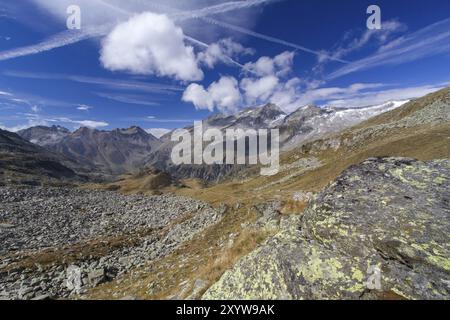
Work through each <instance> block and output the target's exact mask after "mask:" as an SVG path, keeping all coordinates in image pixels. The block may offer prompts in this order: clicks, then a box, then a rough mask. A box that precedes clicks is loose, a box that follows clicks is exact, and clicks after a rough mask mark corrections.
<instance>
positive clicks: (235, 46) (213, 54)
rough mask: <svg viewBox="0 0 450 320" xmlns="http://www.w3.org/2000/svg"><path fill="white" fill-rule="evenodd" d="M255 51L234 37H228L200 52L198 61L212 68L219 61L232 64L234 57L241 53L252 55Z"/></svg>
mask: <svg viewBox="0 0 450 320" xmlns="http://www.w3.org/2000/svg"><path fill="white" fill-rule="evenodd" d="M253 53H254V51H253V50H252V49H249V48H245V47H244V46H242V45H241V44H239V43H237V42H235V41H233V40H232V39H230V38H226V39H222V40H219V41H218V42H216V43H213V44H211V45H209V47H208V49H206V50H205V51H204V52H200V53H199V54H198V61H199V62H200V63H203V64H205V65H206V66H208V67H209V68H211V69H212V68H214V66H215V65H216V64H217V63H219V62H222V63H225V64H231V63H233V60H232V59H234V58H236V57H238V56H240V55H251V54H253Z"/></svg>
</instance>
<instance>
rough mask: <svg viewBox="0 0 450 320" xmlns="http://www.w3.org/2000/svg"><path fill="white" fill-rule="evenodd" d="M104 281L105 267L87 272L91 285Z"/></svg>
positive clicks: (94, 285)
mask: <svg viewBox="0 0 450 320" xmlns="http://www.w3.org/2000/svg"><path fill="white" fill-rule="evenodd" d="M105 281H106V276H105V269H103V268H100V269H96V270H93V271H91V272H89V273H88V283H89V285H90V286H91V287H96V286H98V285H99V284H101V283H103V282H105Z"/></svg>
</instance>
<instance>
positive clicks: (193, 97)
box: [183, 77, 241, 113]
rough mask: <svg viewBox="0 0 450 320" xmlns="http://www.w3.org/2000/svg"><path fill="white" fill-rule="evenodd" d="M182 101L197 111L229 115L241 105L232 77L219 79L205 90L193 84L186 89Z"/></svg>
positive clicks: (236, 84) (238, 92)
mask: <svg viewBox="0 0 450 320" xmlns="http://www.w3.org/2000/svg"><path fill="white" fill-rule="evenodd" d="M183 101H185V102H191V103H193V104H194V106H195V107H196V108H197V109H207V110H210V111H214V108H217V109H218V110H219V111H222V112H225V113H229V112H234V111H236V109H237V108H238V107H239V105H240V103H241V93H240V91H239V84H238V81H237V80H236V79H235V78H233V77H221V78H220V79H219V81H217V82H213V83H212V84H211V85H210V86H209V87H208V88H207V89H205V88H204V87H203V86H201V85H199V84H196V83H193V84H191V85H189V86H188V87H187V88H186V91H185V92H184V94H183Z"/></svg>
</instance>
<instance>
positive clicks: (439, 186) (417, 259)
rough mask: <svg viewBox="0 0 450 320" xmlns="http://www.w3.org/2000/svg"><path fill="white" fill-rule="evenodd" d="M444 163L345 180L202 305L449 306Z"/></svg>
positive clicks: (448, 177)
mask: <svg viewBox="0 0 450 320" xmlns="http://www.w3.org/2000/svg"><path fill="white" fill-rule="evenodd" d="M449 181H450V160H441V161H430V162H418V161H415V160H412V159H404V158H387V159H369V160H368V161H366V162H364V163H362V164H361V165H358V166H353V167H351V168H349V169H348V170H347V171H346V172H344V173H343V174H342V175H341V176H340V177H339V178H338V179H337V180H336V181H335V182H334V183H333V184H332V185H330V186H329V187H328V188H327V189H325V190H324V191H323V192H322V193H320V194H319V195H318V197H317V198H316V199H315V200H314V201H313V202H312V204H311V205H310V206H309V208H308V209H307V210H306V212H305V214H304V215H302V216H297V217H292V218H291V223H284V224H283V225H282V226H281V228H282V231H281V232H280V233H278V234H277V235H276V236H274V237H272V238H270V239H269V240H267V241H266V242H265V243H264V244H263V245H262V246H261V247H259V248H258V249H256V250H255V251H254V252H253V253H251V254H250V255H249V256H247V257H245V258H243V259H242V260H241V261H240V262H238V263H237V265H236V266H235V267H234V268H233V269H232V270H230V271H228V272H227V273H225V274H224V276H223V277H222V278H221V279H220V280H219V282H217V283H216V284H215V285H213V286H212V287H211V288H210V289H209V290H208V291H207V292H206V293H205V294H204V296H203V298H204V299H397V298H399V299H449V298H450V238H449V236H450V188H449V187H450V185H449Z"/></svg>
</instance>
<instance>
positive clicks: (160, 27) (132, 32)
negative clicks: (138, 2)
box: [100, 12, 203, 81]
mask: <svg viewBox="0 0 450 320" xmlns="http://www.w3.org/2000/svg"><path fill="white" fill-rule="evenodd" d="M100 61H101V63H102V65H103V66H104V67H105V68H106V69H108V70H111V71H127V72H131V73H133V74H141V75H158V76H166V77H171V78H175V79H177V80H183V81H197V80H202V79H203V72H202V71H201V70H200V68H199V67H198V64H197V59H196V56H195V53H194V49H193V48H192V47H190V46H187V45H186V44H185V43H184V34H183V30H182V29H181V28H180V27H177V26H176V25H175V24H174V22H173V21H171V20H170V19H169V18H168V17H167V16H166V15H163V14H156V13H151V12H145V13H142V14H139V15H136V16H134V17H132V18H131V19H130V20H128V21H127V22H124V23H121V24H119V25H118V26H117V27H115V28H114V30H113V31H112V32H111V33H110V34H109V35H108V36H107V37H106V38H105V39H104V41H103V43H102V49H101V56H100Z"/></svg>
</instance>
